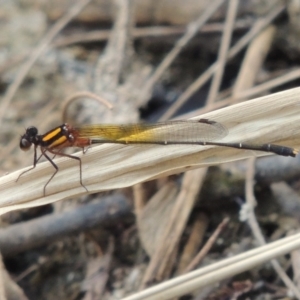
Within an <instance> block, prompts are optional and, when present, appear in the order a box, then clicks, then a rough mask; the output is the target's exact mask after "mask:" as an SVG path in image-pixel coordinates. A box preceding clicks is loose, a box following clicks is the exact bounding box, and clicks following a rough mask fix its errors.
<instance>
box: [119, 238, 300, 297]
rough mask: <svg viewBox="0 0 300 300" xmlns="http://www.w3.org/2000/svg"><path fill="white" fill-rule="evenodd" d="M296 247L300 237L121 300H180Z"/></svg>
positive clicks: (248, 253) (231, 258) (268, 246)
mask: <svg viewBox="0 0 300 300" xmlns="http://www.w3.org/2000/svg"><path fill="white" fill-rule="evenodd" d="M299 247H300V233H298V234H295V235H293V236H289V237H286V238H283V239H281V240H278V241H276V242H273V243H270V244H268V245H264V246H261V247H258V248H256V249H253V250H250V251H247V252H245V253H243V254H239V255H236V256H234V257H230V258H227V259H224V260H222V261H220V262H217V263H215V264H212V265H209V266H207V267H204V268H201V269H199V270H196V271H193V272H191V273H188V274H186V275H182V276H179V277H177V278H175V279H171V280H169V281H167V282H164V283H161V284H159V285H156V286H154V287H152V288H149V289H146V290H144V291H142V292H140V293H136V294H134V295H132V296H129V297H126V298H124V300H140V299H143V300H150V299H151V300H154V299H171V298H173V297H179V296H182V295H185V294H188V293H190V292H192V291H194V290H196V289H199V288H202V287H205V286H207V285H210V284H213V283H216V282H219V281H220V280H222V279H225V278H228V277H231V276H233V275H236V274H238V273H241V272H243V271H246V270H249V269H252V268H254V267H255V266H258V265H260V264H262V263H264V262H267V261H269V260H270V259H272V258H274V257H277V256H279V255H283V254H286V253H288V252H290V251H292V250H294V249H297V248H299Z"/></svg>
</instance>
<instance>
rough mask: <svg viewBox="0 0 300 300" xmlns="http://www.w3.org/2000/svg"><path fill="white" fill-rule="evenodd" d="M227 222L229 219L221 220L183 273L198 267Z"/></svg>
mask: <svg viewBox="0 0 300 300" xmlns="http://www.w3.org/2000/svg"><path fill="white" fill-rule="evenodd" d="M228 222H229V218H225V219H223V221H222V222H221V223H220V224H219V225H218V227H217V228H216V230H215V231H214V233H213V234H212V235H211V236H210V238H209V239H208V241H207V242H206V244H205V245H204V246H203V247H202V249H201V250H200V252H199V253H198V254H197V255H196V256H195V258H194V259H193V260H192V261H191V263H190V264H189V265H188V266H187V268H186V269H185V273H188V272H190V271H192V270H193V269H195V268H196V267H197V265H199V263H200V262H201V260H202V259H203V258H204V257H205V255H206V254H207V253H208V251H209V250H210V249H211V247H212V246H213V244H214V243H215V241H216V239H217V238H218V236H219V235H220V233H221V232H222V230H224V228H225V226H226V225H227V224H228Z"/></svg>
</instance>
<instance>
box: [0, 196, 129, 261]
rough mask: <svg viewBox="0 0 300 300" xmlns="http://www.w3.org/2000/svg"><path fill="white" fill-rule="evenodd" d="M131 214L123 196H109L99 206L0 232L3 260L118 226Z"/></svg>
mask: <svg viewBox="0 0 300 300" xmlns="http://www.w3.org/2000/svg"><path fill="white" fill-rule="evenodd" d="M130 211H131V206H130V205H129V204H128V203H127V201H126V199H125V198H124V197H123V196H121V195H116V196H109V197H106V198H104V199H102V200H101V201H100V202H99V203H96V204H86V205H84V206H80V207H77V208H75V209H73V210H70V211H67V212H64V213H60V214H51V215H48V216H45V217H41V218H38V219H34V220H31V221H28V222H22V223H17V224H15V225H11V226H9V227H7V228H3V229H1V230H0V249H1V252H2V255H3V256H12V255H15V254H17V253H20V252H23V251H25V250H29V249H33V248H35V247H38V246H41V245H44V244H48V243H49V242H50V241H54V240H57V239H59V238H61V237H62V236H67V235H70V234H75V233H78V232H80V231H83V230H87V229H91V228H93V227H95V226H99V225H100V224H102V225H103V224H108V223H110V222H115V221H116V219H119V218H120V217H124V216H125V215H128V213H130Z"/></svg>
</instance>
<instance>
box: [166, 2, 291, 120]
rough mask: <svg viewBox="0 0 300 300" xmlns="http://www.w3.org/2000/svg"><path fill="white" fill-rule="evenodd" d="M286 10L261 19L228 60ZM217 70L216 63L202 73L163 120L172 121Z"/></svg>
mask: <svg viewBox="0 0 300 300" xmlns="http://www.w3.org/2000/svg"><path fill="white" fill-rule="evenodd" d="M284 8H285V7H284V6H283V5H279V6H276V7H275V8H274V9H273V10H272V11H271V12H270V13H269V14H268V15H267V16H266V17H264V18H261V19H259V20H258V21H257V22H256V23H255V24H254V25H253V27H252V28H251V29H250V30H249V32H247V33H246V34H245V35H244V36H243V37H242V38H241V39H240V40H239V41H238V42H237V43H236V44H235V45H234V46H233V47H232V48H230V50H229V52H228V56H227V60H230V59H232V58H233V57H235V56H236V55H237V54H238V53H239V52H240V51H241V50H242V49H243V48H244V47H245V46H246V45H247V44H248V43H249V42H250V41H251V40H252V39H253V38H254V37H255V36H256V35H257V34H258V33H259V32H260V31H261V30H262V29H263V28H265V27H266V26H267V25H269V24H270V23H271V22H272V21H273V20H274V18H275V17H277V16H278V15H279V14H280V13H281V12H282V11H283V10H284ZM217 69H218V63H217V62H216V63H214V64H212V65H211V66H210V67H209V68H208V69H207V70H206V71H205V72H204V73H202V75H201V76H200V77H198V78H197V79H196V80H195V81H194V82H193V83H192V84H191V85H190V86H189V87H188V88H187V89H186V90H185V91H184V92H183V93H182V95H181V96H180V97H179V98H178V99H177V100H176V102H175V103H174V104H173V105H172V106H170V107H169V109H168V110H167V112H166V113H165V114H164V115H163V116H162V120H168V119H170V118H171V117H172V116H173V115H174V114H175V113H176V112H177V111H178V110H179V108H180V107H181V106H182V105H183V104H184V103H185V102H186V101H187V100H188V99H189V98H190V97H191V96H192V95H193V94H195V93H196V92H197V91H198V90H199V89H200V88H201V87H202V86H203V85H204V84H205V83H206V82H207V81H208V80H209V79H210V78H211V76H212V75H213V74H214V72H215V71H216V70H217ZM229 103H230V101H229ZM223 106H224V104H220V107H223ZM206 111H207V110H206Z"/></svg>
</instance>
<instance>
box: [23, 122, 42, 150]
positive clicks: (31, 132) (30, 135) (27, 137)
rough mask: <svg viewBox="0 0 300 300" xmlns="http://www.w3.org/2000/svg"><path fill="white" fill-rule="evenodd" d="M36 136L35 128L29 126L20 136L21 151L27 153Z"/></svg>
mask: <svg viewBox="0 0 300 300" xmlns="http://www.w3.org/2000/svg"><path fill="white" fill-rule="evenodd" d="M37 134H38V130H37V128H36V127H34V126H31V127H28V128H27V129H26V132H25V134H24V135H22V136H21V139H20V148H21V149H22V150H23V151H27V150H29V149H30V147H31V145H32V143H34V142H35V141H36V136H37Z"/></svg>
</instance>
